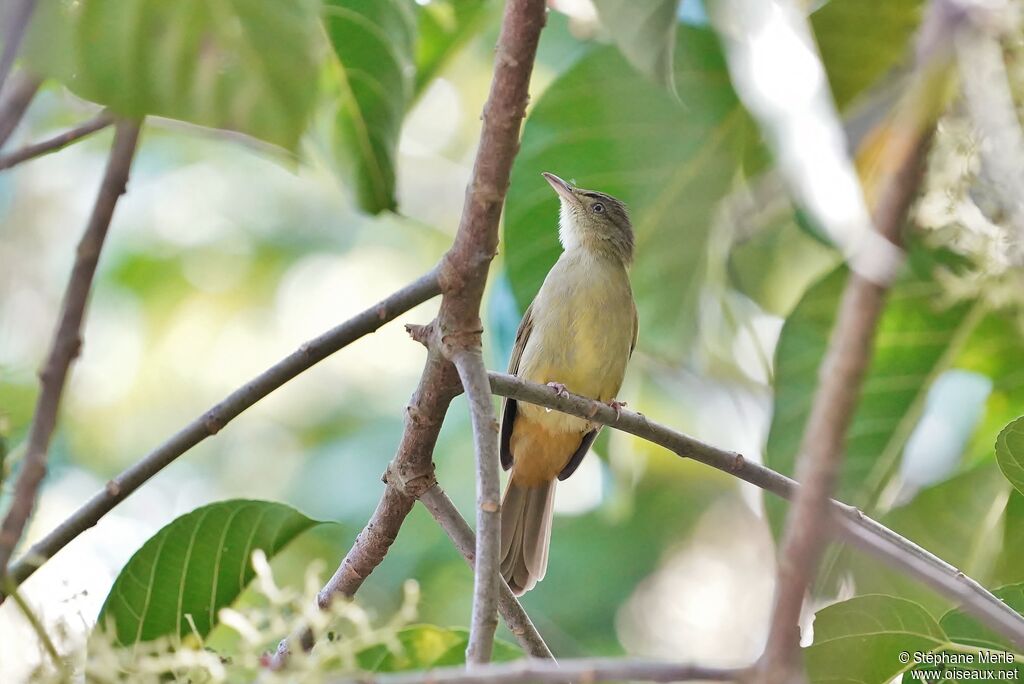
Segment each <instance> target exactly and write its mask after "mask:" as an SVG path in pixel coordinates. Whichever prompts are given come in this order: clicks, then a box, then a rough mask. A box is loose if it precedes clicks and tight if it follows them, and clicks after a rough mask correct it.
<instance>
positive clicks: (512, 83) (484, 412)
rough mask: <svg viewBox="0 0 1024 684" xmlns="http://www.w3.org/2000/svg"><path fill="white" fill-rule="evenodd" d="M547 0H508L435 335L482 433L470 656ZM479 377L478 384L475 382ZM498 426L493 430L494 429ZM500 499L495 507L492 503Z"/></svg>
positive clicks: (481, 621)
mask: <svg viewBox="0 0 1024 684" xmlns="http://www.w3.org/2000/svg"><path fill="white" fill-rule="evenodd" d="M545 11H546V3H545V2H544V0H508V2H507V3H506V4H505V13H504V16H503V17H502V20H501V32H500V34H499V36H498V45H497V47H496V49H495V55H494V76H493V78H492V79H491V90H490V93H489V94H488V97H487V103H486V104H485V105H484V110H483V115H482V117H481V118H482V119H483V128H482V130H481V132H480V145H479V146H478V147H477V152H476V159H475V161H474V162H473V175H472V178H471V180H470V183H469V187H468V188H467V190H466V200H465V203H464V204H463V209H462V218H461V221H460V222H459V230H458V232H457V233H456V235H455V241H454V243H453V244H452V248H451V249H450V250H449V252H448V255H447V257H446V259H445V262H446V264H447V266H448V267H449V268H448V270H446V271H445V273H444V276H445V280H444V290H445V293H444V298H443V299H442V301H441V310H440V311H439V312H438V318H437V322H438V333H439V335H438V336H436V337H434V338H433V339H434V341H435V342H440V349H441V350H442V351H443V353H444V354H445V356H446V357H447V358H448V359H450V360H453V361H454V360H456V359H458V360H459V366H460V369H459V372H460V375H462V379H463V381H464V382H467V389H468V390H469V393H470V406H471V409H472V411H473V424H474V434H475V437H476V439H477V441H476V446H477V453H476V457H477V458H476V461H477V487H478V489H477V518H476V519H477V530H478V531H479V532H480V534H479V535H478V537H477V562H476V565H475V572H474V589H473V618H472V621H471V623H470V630H469V645H468V646H467V649H466V661H467V663H484V662H487V661H488V660H490V657H491V649H492V646H493V643H494V627H495V626H496V625H497V614H496V613H497V592H496V590H497V587H498V570H499V563H498V555H499V544H500V538H499V535H498V534H495V531H496V530H497V529H498V524H499V523H498V506H499V492H498V478H499V465H498V458H497V421H496V418H495V413H494V406H493V405H491V403H490V402H489V401H484V400H483V399H482V395H483V393H484V392H483V389H482V385H483V379H484V372H485V369H484V367H483V362H482V360H481V361H479V362H477V360H476V358H482V357H480V334H481V331H482V327H483V326H482V324H481V322H480V301H481V299H482V298H483V292H484V286H485V285H486V284H487V272H488V270H489V268H490V264H491V260H492V259H493V258H494V255H495V253H496V251H497V248H498V219H499V217H500V216H501V208H502V206H503V204H504V202H505V193H506V191H507V190H508V183H509V177H510V175H511V172H512V162H513V160H514V159H515V156H516V152H518V151H519V129H520V126H521V125H522V121H523V117H524V116H525V115H526V105H527V102H529V96H530V75H531V74H532V72H533V62H534V58H535V57H536V54H537V44H538V42H539V41H540V32H541V29H542V28H543V27H544V21H545ZM470 383H472V384H470ZM492 426H493V430H492V429H491V428H492ZM492 507H493V509H492Z"/></svg>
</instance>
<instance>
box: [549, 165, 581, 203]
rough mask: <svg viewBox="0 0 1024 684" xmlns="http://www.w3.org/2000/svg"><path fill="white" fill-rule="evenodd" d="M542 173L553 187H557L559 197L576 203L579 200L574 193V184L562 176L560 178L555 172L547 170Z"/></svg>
mask: <svg viewBox="0 0 1024 684" xmlns="http://www.w3.org/2000/svg"><path fill="white" fill-rule="evenodd" d="M540 175H542V176H544V180H546V181H547V182H548V183H550V184H551V187H552V188H554V189H555V192H557V193H558V196H559V197H561V198H562V199H564V200H566V201H568V202H573V203H575V202H576V201H577V200H576V195H575V194H574V193H573V187H572V185H570V184H569V183H567V182H565V181H564V180H562V179H561V178H559V177H558V176H556V175H555V174H553V173H548V172H547V171H545V172H544V173H542V174H540Z"/></svg>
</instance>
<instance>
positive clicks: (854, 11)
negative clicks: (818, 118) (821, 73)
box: [811, 0, 923, 109]
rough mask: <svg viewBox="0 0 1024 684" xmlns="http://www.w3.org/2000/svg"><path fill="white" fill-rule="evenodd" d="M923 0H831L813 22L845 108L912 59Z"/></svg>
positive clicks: (838, 102) (838, 101) (835, 94)
mask: <svg viewBox="0 0 1024 684" xmlns="http://www.w3.org/2000/svg"><path fill="white" fill-rule="evenodd" d="M922 5H923V2H922V0H831V1H830V2H828V3H825V5H824V6H823V7H822V8H821V9H819V10H818V11H816V12H815V13H814V14H812V15H811V26H812V28H813V29H814V35H815V38H816V39H817V42H818V49H819V50H820V51H821V58H822V61H823V62H824V63H825V65H826V67H827V70H828V77H829V84H830V85H831V87H832V96H833V97H834V98H835V101H836V105H837V106H838V107H839V108H840V109H842V108H844V107H845V106H846V105H847V104H849V103H850V101H851V100H853V99H854V97H855V96H856V95H857V94H859V93H860V92H861V91H863V90H864V89H866V88H868V87H869V86H871V85H873V84H874V83H875V82H876V81H878V80H879V78H881V77H882V76H884V75H885V74H886V72H888V71H889V70H890V69H892V68H893V67H895V66H896V65H897V64H899V63H900V62H901V61H902V60H903V59H905V58H906V56H907V54H908V50H909V42H910V38H911V37H912V36H913V35H914V32H915V30H916V29H917V26H918V24H919V23H920V21H921V7H922Z"/></svg>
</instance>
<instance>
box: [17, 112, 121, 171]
mask: <svg viewBox="0 0 1024 684" xmlns="http://www.w3.org/2000/svg"><path fill="white" fill-rule="evenodd" d="M112 123H114V117H113V115H112V114H110V112H106V111H103V112H100V113H99V114H97V115H96V116H94V117H93V118H91V119H89V120H88V121H86V122H85V123H83V124H81V125H79V126H76V127H74V128H72V129H71V130H68V131H64V132H63V133H61V134H59V135H55V136H53V137H52V138H49V139H47V140H43V141H40V142H37V143H33V144H32V145H26V146H25V147H22V148H21V149H20V150H15V151H14V152H11V153H9V154H4V155H0V171H3V170H5V169H9V168H11V167H12V166H17V165H18V164H21V163H22V162H26V161H28V160H30V159H35V158H36V157H41V156H43V155H45V154H50V153H51V152H57V151H58V150H62V149H64V148H65V147H67V146H68V145H70V144H71V143H73V142H77V141H79V140H81V139H82V138H85V137H88V136H90V135H92V134H93V133H96V132H97V131H101V130H103V129H104V128H106V127H107V126H109V125H111V124H112Z"/></svg>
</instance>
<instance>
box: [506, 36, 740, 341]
mask: <svg viewBox="0 0 1024 684" xmlns="http://www.w3.org/2000/svg"><path fill="white" fill-rule="evenodd" d="M679 30H680V40H679V45H678V47H677V51H676V52H677V55H676V82H677V84H679V87H680V92H693V93H700V97H695V98H693V101H688V102H687V105H686V106H685V107H684V106H681V105H680V104H679V103H678V102H677V101H676V100H675V99H674V98H673V97H672V96H671V95H670V94H669V93H667V92H665V91H664V90H662V89H660V88H657V87H655V86H654V85H652V84H650V83H647V82H646V81H644V79H640V78H637V76H636V74H635V72H634V71H633V70H632V69H631V68H630V67H629V65H628V64H626V63H625V61H624V60H623V59H622V57H621V56H620V55H619V54H618V52H617V51H615V50H613V49H611V48H607V49H603V50H597V51H595V52H593V53H591V54H590V55H588V56H586V57H584V58H583V59H581V60H580V61H579V62H577V63H576V64H575V65H574V66H573V67H572V68H571V69H570V70H569V71H567V72H566V73H564V74H563V75H562V76H561V77H560V78H558V79H557V80H556V81H555V82H554V83H553V84H552V85H551V86H550V87H549V88H548V89H547V90H546V91H545V93H544V95H543V96H542V97H541V99H540V100H539V101H538V102H537V105H536V107H535V108H534V110H533V112H532V113H531V114H530V117H529V119H528V120H527V122H526V127H525V129H524V132H523V142H522V147H521V149H520V152H519V155H518V157H517V159H516V164H515V167H514V169H513V172H512V184H511V187H510V189H509V195H508V202H507V205H506V213H505V234H504V244H505V246H506V249H505V266H506V269H507V274H508V278H509V282H510V284H511V286H512V291H513V294H514V295H515V298H516V302H517V304H518V305H519V308H520V310H522V309H525V308H526V305H527V304H528V303H529V302H530V300H531V299H532V298H533V296H534V294H535V293H536V292H537V289H538V288H539V287H540V284H541V282H542V281H543V280H544V276H545V275H546V273H547V272H548V270H549V269H550V267H551V265H552V264H553V263H554V262H555V260H556V259H557V258H558V255H559V253H560V252H561V248H560V247H559V244H558V238H557V223H558V200H557V197H556V195H555V194H554V193H553V192H552V191H551V188H550V187H549V186H548V185H547V183H546V182H545V181H544V180H543V178H541V175H540V174H541V172H542V171H551V172H554V173H557V174H559V175H561V176H563V177H565V178H567V179H570V180H571V179H575V180H576V182H578V183H579V184H580V185H581V186H583V187H586V188H591V189H596V190H601V191H604V192H608V193H610V194H612V195H615V196H616V197H618V198H620V199H622V200H624V201H625V202H626V203H627V204H628V205H629V207H630V212H631V217H632V221H633V227H634V229H635V231H636V238H637V250H636V262H635V264H634V267H633V272H632V276H631V278H632V281H633V288H634V292H635V293H636V300H637V303H638V306H639V307H640V327H641V330H640V345H641V346H642V347H645V348H647V349H651V350H655V349H657V350H658V351H659V352H660V353H663V354H667V355H672V356H674V357H678V356H679V354H680V353H681V351H680V350H681V348H682V347H683V346H684V345H685V343H686V341H687V340H688V339H692V336H693V334H694V329H695V325H694V315H693V314H694V308H695V303H696V295H697V292H698V291H699V286H700V282H701V279H700V275H701V268H702V264H703V256H704V253H705V246H706V242H707V237H708V231H709V229H710V226H711V224H712V220H713V211H714V208H715V205H716V203H717V201H718V199H719V198H720V197H722V196H723V195H724V194H725V192H726V189H727V188H728V186H729V183H730V181H731V179H732V177H733V173H734V171H735V169H736V165H737V161H736V157H737V152H738V150H737V149H736V148H737V146H738V138H739V132H740V131H741V128H742V123H743V122H744V121H746V120H747V119H746V117H745V114H744V112H743V111H742V109H741V108H740V106H739V103H738V101H737V100H736V97H735V94H734V93H733V90H732V86H731V85H730V82H729V75H728V72H727V70H726V67H725V63H724V61H723V57H722V54H721V50H720V48H719V45H718V42H717V39H716V38H715V36H714V35H713V34H712V33H711V32H710V31H707V30H703V29H694V28H689V27H680V29H679ZM669 279H670V280H669ZM668 282H670V283H671V285H670V286H666V283H668Z"/></svg>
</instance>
